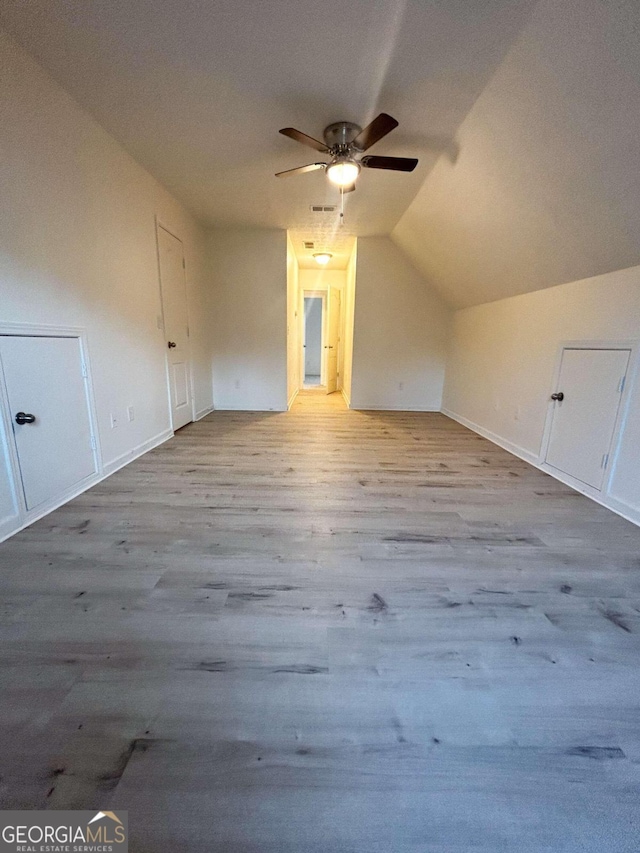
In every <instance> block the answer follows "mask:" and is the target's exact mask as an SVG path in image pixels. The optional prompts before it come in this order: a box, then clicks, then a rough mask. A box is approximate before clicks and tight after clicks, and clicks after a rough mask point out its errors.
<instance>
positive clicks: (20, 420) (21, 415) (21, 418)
mask: <svg viewBox="0 0 640 853" xmlns="http://www.w3.org/2000/svg"><path fill="white" fill-rule="evenodd" d="M35 419H36V416H35V415H28V414H27V413H26V412H18V414H17V415H16V423H17V424H20V425H21V426H22V424H32V423H33V422H34V421H35Z"/></svg>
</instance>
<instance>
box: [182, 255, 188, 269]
mask: <svg viewBox="0 0 640 853" xmlns="http://www.w3.org/2000/svg"><path fill="white" fill-rule="evenodd" d="M186 268H187V265H186V264H185V262H184V258H183V259H182V269H183V270H186Z"/></svg>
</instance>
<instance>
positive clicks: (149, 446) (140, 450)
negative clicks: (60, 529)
mask: <svg viewBox="0 0 640 853" xmlns="http://www.w3.org/2000/svg"><path fill="white" fill-rule="evenodd" d="M170 438H173V430H170V429H168V430H164V431H163V432H161V433H159V434H158V435H156V436H155V437H154V438H150V439H149V440H148V441H145V442H143V443H142V444H139V445H138V446H137V447H134V449H133V450H130V451H128V452H127V453H123V454H122V455H121V456H118V457H117V458H116V459H114V460H112V461H111V462H108V463H107V464H106V465H103V466H102V472H101V473H96V474H92V475H91V476H90V477H87V479H86V480H83V481H82V483H80V484H79V485H77V486H76V487H74V488H73V489H71V490H69V491H67V492H65V493H64V494H63V495H61V496H60V497H58V498H56V499H55V500H54V501H51V502H50V503H47V504H45V505H44V506H43V507H40V508H38V509H36V510H33V511H32V512H30V513H27V514H26V515H25V516H21V517H20V518H19V523H18V526H17V527H14V528H12V529H11V530H9V531H6V532H3V533H1V534H0V542H4V541H5V539H9V538H10V537H11V536H15V535H16V533H19V532H20V531H21V530H24V529H25V528H26V527H30V526H31V525H32V524H34V523H35V522H36V521H39V520H40V519H41V518H44V517H45V516H46V515H49V513H51V512H53V511H54V510H56V509H59V508H60V507H61V506H64V504H66V503H69V501H72V500H73V499H74V498H77V497H78V496H79V495H81V494H82V493H83V492H86V491H87V490H88V489H92V488H93V487H94V486H97V485H98V483H101V482H102V480H106V479H107V477H110V476H111V475H112V474H114V473H115V472H116V471H118V470H119V469H120V468H124V467H125V465H128V464H129V463H130V462H133V461H134V459H137V458H138V457H139V456H143V455H144V454H145V453H148V452H149V451H150V450H153V449H154V447H158V446H159V445H160V444H164V442H165V441H167V440H168V439H170Z"/></svg>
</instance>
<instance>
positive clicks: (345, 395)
mask: <svg viewBox="0 0 640 853" xmlns="http://www.w3.org/2000/svg"><path fill="white" fill-rule="evenodd" d="M340 393H341V394H342V397H343V399H344V401H345V403H346V404H347V409H350V408H351V400H350V399H349V395H348V394H347V392H346V391H345V390H344V388H341V389H340Z"/></svg>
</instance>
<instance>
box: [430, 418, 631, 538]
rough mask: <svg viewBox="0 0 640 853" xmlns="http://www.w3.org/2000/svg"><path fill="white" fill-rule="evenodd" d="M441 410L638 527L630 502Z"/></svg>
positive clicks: (470, 422) (471, 422) (492, 433)
mask: <svg viewBox="0 0 640 853" xmlns="http://www.w3.org/2000/svg"><path fill="white" fill-rule="evenodd" d="M441 412H442V414H443V415H446V416H447V417H448V418H451V420H454V421H457V422H458V423H459V424H462V426H465V427H467V429H470V430H472V431H473V432H476V433H478V435H481V436H482V437H483V438H486V439H488V440H489V441H490V442H492V443H493V444H497V445H498V447H502V448H503V450H507V451H508V452H509V453H512V454H513V455H514V456H517V457H518V458H519V459H523V460H524V461H525V462H528V463H529V464H530V465H533V467H534V468H537V469H538V470H539V471H542V472H543V473H544V474H548V475H549V476H550V477H553V478H554V480H558V481H559V482H560V483H564V485H565V486H569V487H570V488H571V489H573V490H574V491H576V492H578V493H579V494H581V495H584V497H585V498H589V499H590V500H592V501H594V502H595V503H597V504H600V506H603V507H604V508H605V509H608V510H611V512H615V514H616V515H620V516H622V518H624V519H626V520H627V521H630V522H631V523H632V524H636V525H638V526H639V527H640V509H638V508H637V507H634V506H632V505H631V504H627V503H625V502H624V501H620V500H618V499H617V498H614V497H612V496H611V495H602V494H594V492H593V491H592V490H590V489H589V487H588V486H584V485H583V484H581V483H579V482H578V481H576V480H574V479H573V477H569V476H568V475H563V474H562V472H560V471H557V470H556V469H555V468H551V466H550V465H546V464H545V463H544V462H541V461H540V460H539V458H538V457H537V456H536V455H535V454H534V453H532V452H531V451H530V450H526V449H525V448H524V447H520V446H519V445H517V444H514V443H513V442H512V441H508V440H507V439H506V438H502V436H500V435H497V434H496V433H495V432H491V430H488V429H485V428H484V427H481V426H480V425H479V424H476V423H474V422H473V421H470V420H469V419H468V418H465V417H463V416H462V415H458V414H457V413H456V412H452V411H451V410H450V409H441Z"/></svg>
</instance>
